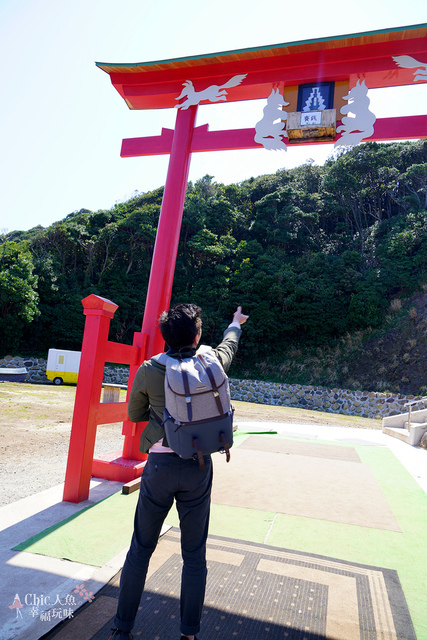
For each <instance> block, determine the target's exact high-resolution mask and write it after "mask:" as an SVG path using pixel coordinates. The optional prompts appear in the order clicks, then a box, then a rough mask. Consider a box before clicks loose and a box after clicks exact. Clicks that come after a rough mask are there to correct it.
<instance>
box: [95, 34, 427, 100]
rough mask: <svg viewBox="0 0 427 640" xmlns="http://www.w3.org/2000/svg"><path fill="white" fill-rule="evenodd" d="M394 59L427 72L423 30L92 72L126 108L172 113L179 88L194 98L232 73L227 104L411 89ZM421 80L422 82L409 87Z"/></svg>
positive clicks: (408, 72)
mask: <svg viewBox="0 0 427 640" xmlns="http://www.w3.org/2000/svg"><path fill="white" fill-rule="evenodd" d="M397 56H406V57H408V58H410V57H412V58H413V59H414V62H416V63H418V66H421V67H423V68H424V67H426V68H427V24H418V25H410V26H405V27H397V28H389V29H382V30H379V31H370V32H363V33H356V34H350V35H340V36H334V37H326V38H318V39H314V40H303V41H297V42H291V43H284V44H276V45H270V46H267V47H253V48H249V49H241V50H235V51H225V52H219V53H212V54H203V55H200V56H189V57H184V58H176V59H171V60H161V61H151V62H141V63H135V64H125V63H103V62H97V63H96V65H97V66H98V67H99V68H100V69H102V70H103V71H105V72H106V73H108V74H109V75H110V78H111V82H112V84H113V85H114V87H115V88H116V89H117V91H118V92H119V93H120V95H121V96H122V97H123V99H124V100H125V101H126V103H127V104H128V106H129V108H130V109H159V108H160V109H161V108H172V107H176V106H177V102H176V100H177V96H179V94H180V92H181V90H182V85H183V83H184V82H187V81H191V82H193V83H194V87H195V89H196V90H198V91H200V90H203V89H205V88H206V87H207V86H208V85H210V84H212V83H213V82H215V84H216V85H219V86H221V85H223V84H225V83H226V82H227V81H228V80H229V79H230V77H231V76H234V75H236V74H246V78H245V79H244V81H243V82H242V83H241V84H239V85H238V86H234V87H231V88H229V89H227V102H234V101H239V100H254V99H259V98H265V97H266V96H267V95H268V94H269V92H270V91H271V88H273V87H274V88H279V89H281V90H283V89H284V88H285V87H287V86H294V85H299V84H304V83H309V82H323V81H335V82H336V81H348V82H349V84H350V87H351V86H354V85H355V84H356V82H357V80H365V82H366V85H367V86H368V87H369V88H379V87H390V86H400V85H409V84H413V82H414V65H413V66H412V67H409V66H405V67H402V66H401V65H398V64H397V63H396V61H395V60H394V57H397ZM415 66H416V65H415ZM425 81H427V77H422V78H418V80H417V83H419V82H425ZM201 104H203V101H202V102H201Z"/></svg>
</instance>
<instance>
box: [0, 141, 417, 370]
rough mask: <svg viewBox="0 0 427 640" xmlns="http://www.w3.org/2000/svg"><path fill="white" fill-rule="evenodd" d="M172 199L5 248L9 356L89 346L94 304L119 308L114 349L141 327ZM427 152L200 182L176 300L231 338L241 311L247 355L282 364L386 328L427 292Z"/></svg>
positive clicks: (397, 150) (208, 335) (4, 327)
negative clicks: (401, 301)
mask: <svg viewBox="0 0 427 640" xmlns="http://www.w3.org/2000/svg"><path fill="white" fill-rule="evenodd" d="M162 194H163V189H162V188H160V189H158V190H156V191H152V192H149V193H144V194H138V195H136V196H135V197H133V198H132V199H131V200H129V201H128V202H125V203H122V204H117V205H116V206H114V207H113V208H112V209H110V210H108V211H96V212H91V211H87V210H81V211H79V212H75V213H72V214H70V215H69V216H67V217H66V218H65V219H64V220H62V221H60V222H57V223H55V224H53V225H51V226H50V227H48V228H46V229H44V228H42V227H35V228H34V229H32V230H30V231H28V232H19V231H15V232H10V233H8V234H6V235H5V236H4V237H3V238H2V244H1V245H0V331H1V336H2V342H3V345H2V347H3V348H2V351H3V353H6V352H11V351H12V350H14V351H15V352H16V351H17V349H20V350H21V351H22V352H25V353H27V354H28V353H30V352H32V353H35V354H36V353H39V354H43V353H46V352H47V350H48V349H49V348H50V347H56V348H68V349H77V350H78V349H80V347H81V340H82V332H83V326H84V316H83V314H82V305H81V300H82V298H84V297H86V296H87V295H89V294H90V293H96V294H98V295H101V296H103V297H105V298H109V299H110V300H113V301H114V302H115V303H116V304H118V305H119V309H118V311H117V312H116V315H115V318H114V320H113V321H112V324H111V339H112V340H116V341H120V342H126V343H131V341H132V336H133V332H134V331H136V330H140V326H141V321H142V316H143V312H144V300H145V295H146V289H147V283H148V277H149V271H150V264H151V257H152V252H153V246H154V241H155V234H156V228H157V223H158V217H159V213H160V206H161V200H162ZM426 209H427V141H418V142H411V143H409V142H405V143H393V144H377V143H366V144H364V145H360V146H358V147H355V148H353V149H351V150H349V151H346V152H345V153H342V154H341V155H338V156H337V157H335V158H334V159H330V160H329V161H328V162H327V163H326V164H325V166H323V167H319V166H316V165H314V164H313V163H312V162H308V163H307V164H305V165H303V166H301V167H298V168H295V169H291V170H281V171H278V172H277V173H276V174H274V175H264V176H260V177H258V178H250V179H249V180H245V181H244V182H242V183H240V184H231V185H223V184H216V183H215V182H214V180H213V178H212V177H211V176H205V177H204V178H203V179H201V180H199V181H198V182H196V183H195V184H192V183H189V185H188V190H187V196H186V200H185V208H184V215H183V222H182V230H181V238H180V245H179V253H178V259H177V266H176V272H175V280H174V289H173V302H178V301H193V302H196V303H198V304H200V305H201V306H202V307H203V309H204V311H205V320H204V339H205V341H208V342H215V341H217V340H218V339H219V338H220V336H221V333H222V330H223V329H224V327H225V326H226V324H227V321H228V319H229V318H230V315H231V313H232V311H233V310H234V308H235V306H236V305H237V304H242V306H243V309H244V311H245V312H246V313H249V314H250V317H251V320H250V322H249V323H248V324H247V328H246V330H245V340H244V341H243V344H242V349H241V351H240V355H242V354H243V355H245V356H246V358H248V357H249V358H250V359H251V360H253V361H256V360H257V359H262V358H264V357H265V356H266V354H270V355H271V356H273V357H275V356H276V357H277V358H280V356H281V354H283V353H284V351H285V350H287V349H288V348H289V346H290V345H291V344H293V345H295V344H297V343H299V344H312V345H316V344H322V343H325V342H327V341H330V340H331V339H334V338H336V337H339V336H342V335H343V334H345V333H346V332H349V331H354V330H360V329H364V328H366V327H368V326H371V327H376V326H379V325H380V324H381V322H382V320H383V318H384V314H385V312H386V309H387V308H388V306H389V303H390V300H391V299H392V298H394V297H396V296H399V295H406V294H410V293H411V292H413V291H416V290H417V288H419V287H421V285H422V283H423V282H425V270H426V263H427V210H426Z"/></svg>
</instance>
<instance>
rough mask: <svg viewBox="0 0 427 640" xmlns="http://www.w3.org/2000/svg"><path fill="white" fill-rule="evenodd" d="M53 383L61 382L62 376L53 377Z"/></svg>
mask: <svg viewBox="0 0 427 640" xmlns="http://www.w3.org/2000/svg"><path fill="white" fill-rule="evenodd" d="M53 384H57V385H58V384H62V378H54V379H53Z"/></svg>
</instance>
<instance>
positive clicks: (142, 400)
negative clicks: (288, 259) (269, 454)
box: [110, 304, 248, 640]
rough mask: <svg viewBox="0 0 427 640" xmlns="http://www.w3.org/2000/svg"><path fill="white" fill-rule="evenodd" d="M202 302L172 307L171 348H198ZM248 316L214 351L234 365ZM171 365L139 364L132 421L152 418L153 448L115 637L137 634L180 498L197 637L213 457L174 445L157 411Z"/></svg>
mask: <svg viewBox="0 0 427 640" xmlns="http://www.w3.org/2000/svg"><path fill="white" fill-rule="evenodd" d="M200 316H201V309H200V308H199V307H197V306H196V305H194V304H179V305H175V306H174V307H171V308H170V309H169V311H164V312H163V313H162V315H161V317H160V321H159V326H160V331H161V334H162V336H163V339H164V341H165V343H166V345H167V347H168V348H169V350H168V351H167V355H169V356H171V357H175V358H178V357H182V358H188V357H191V356H193V355H194V352H195V349H196V348H197V345H198V343H199V341H200V338H201V335H202V320H201V317H200ZM247 319H248V316H245V315H244V314H243V313H242V308H241V307H238V308H237V311H236V312H235V313H234V315H233V321H232V323H231V324H230V325H229V326H228V328H227V329H226V330H225V332H224V337H223V340H222V342H221V343H220V344H219V345H218V347H217V348H216V349H214V352H215V354H216V356H217V358H218V359H219V361H220V363H221V365H222V367H223V369H224V371H226V372H227V371H228V369H229V367H230V365H231V362H232V360H233V357H234V355H235V353H236V351H237V345H238V342H239V338H240V334H241V328H240V325H242V324H243V323H244V322H246V320H247ZM164 380H165V366H164V365H162V364H160V363H159V362H156V361H155V360H147V361H145V362H143V364H142V365H141V367H140V368H139V369H138V371H137V373H136V376H135V379H134V382H133V386H132V391H131V394H130V397H129V406H128V413H129V419H130V420H131V421H132V422H145V421H147V420H148V425H147V426H146V428H145V429H144V431H143V433H142V436H141V451H142V452H143V453H146V452H147V451H148V452H149V456H148V459H147V463H146V465H145V467H144V472H143V474H142V476H141V488H140V493H139V499H138V504H137V507H136V512H135V523H134V533H133V537H132V542H131V545H130V549H129V551H128V554H127V556H126V561H125V564H124V566H123V570H122V575H121V579H120V595H119V603H118V607H117V614H116V616H115V618H114V624H115V627H116V628H115V629H114V630H113V634H112V635H111V636H110V639H114V640H130V639H131V638H132V635H131V633H130V631H131V629H132V628H133V625H134V622H135V617H136V614H137V611H138V607H139V603H140V600H141V595H142V592H143V590H144V585H145V579H146V575H147V570H148V564H149V561H150V558H151V555H152V553H153V551H154V549H155V548H156V545H157V541H158V538H159V535H160V531H161V528H162V525H163V522H164V520H165V518H166V516H167V514H168V512H169V510H170V508H171V506H172V504H173V501H174V499H175V500H176V508H177V510H178V515H179V522H180V529H181V552H182V559H183V569H182V578H181V599H180V605H181V634H182V635H181V640H197V638H196V637H195V634H196V633H198V632H199V630H200V618H201V615H202V607H203V602H204V598H205V587H206V576H207V568H206V538H207V535H208V525H209V513H210V497H211V488H212V461H211V457H210V456H205V468H204V470H202V469H201V468H200V466H199V462H198V461H197V460H194V459H192V458H190V459H188V460H187V459H183V458H180V457H179V456H178V455H177V454H175V453H174V452H173V451H172V449H170V448H169V447H168V445H167V442H166V438H165V431H164V428H163V427H162V426H161V425H160V424H159V423H158V421H157V420H156V419H155V416H154V415H153V411H154V412H155V413H156V414H157V416H163V410H164V408H165V393H164Z"/></svg>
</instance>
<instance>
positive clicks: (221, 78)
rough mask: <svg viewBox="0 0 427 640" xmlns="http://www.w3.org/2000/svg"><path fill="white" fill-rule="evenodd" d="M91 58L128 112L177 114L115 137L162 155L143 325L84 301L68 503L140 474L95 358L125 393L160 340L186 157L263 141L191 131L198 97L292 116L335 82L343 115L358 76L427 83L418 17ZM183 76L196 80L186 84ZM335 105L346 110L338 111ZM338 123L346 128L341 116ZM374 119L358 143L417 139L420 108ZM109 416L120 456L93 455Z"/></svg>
mask: <svg viewBox="0 0 427 640" xmlns="http://www.w3.org/2000/svg"><path fill="white" fill-rule="evenodd" d="M96 64H97V66H98V67H99V68H100V69H102V70H103V71H106V72H107V73H108V74H109V76H110V78H111V81H112V84H113V86H114V87H115V88H116V89H117V91H118V92H119V94H120V95H121V96H122V97H123V99H124V100H125V101H126V103H127V105H128V106H129V108H130V109H159V108H160V109H163V108H172V107H178V110H177V118H176V125H175V129H174V130H173V131H172V130H169V129H163V130H162V133H161V135H160V136H151V137H145V138H133V139H125V140H123V143H122V150H121V156H122V157H134V156H145V155H159V154H170V160H169V167H168V174H167V179H166V185H165V191H164V195H163V201H162V207H161V213H160V218H159V225H158V230H157V236H156V242H155V247H154V254H153V261H152V265H151V272H150V280H149V285H148V291H147V299H146V307H145V312H144V319H143V324H142V330H141V332H138V333H135V335H134V341H133V345H132V346H127V345H121V344H118V343H113V342H109V341H108V328H109V323H110V320H111V318H112V317H113V316H114V312H115V310H116V309H117V305H115V304H114V303H113V302H111V301H109V300H105V299H104V298H100V297H99V296H89V297H88V298H86V299H85V300H83V305H84V313H85V315H86V326H85V333H84V337H83V345H82V357H81V365H80V371H79V378H78V384H77V392H76V403H75V409H74V415H73V423H72V430H71V438H70V447H69V455H68V464H67V472H66V478H65V487H64V495H63V499H64V500H67V501H70V502H80V501H82V500H85V499H87V497H88V495H89V484H90V478H91V475H94V476H96V477H102V478H107V479H112V480H119V481H124V482H127V481H128V480H131V479H134V478H136V477H138V476H139V475H140V474H141V473H142V471H143V466H144V460H145V459H146V456H145V455H143V454H141V453H140V451H139V439H140V435H141V432H142V430H143V428H144V426H145V425H144V424H143V423H141V424H134V423H132V422H130V421H129V420H127V401H126V402H125V403H108V404H100V395H101V387H102V375H103V370H104V365H105V362H119V363H126V364H129V365H130V371H129V382H128V396H127V399H128V397H129V393H130V389H131V386H132V382H133V379H134V377H135V373H136V371H137V369H138V367H139V366H140V365H141V363H142V362H143V361H144V360H145V359H147V358H149V357H151V356H152V355H153V354H155V353H156V352H159V351H161V350H162V348H163V342H162V339H161V336H160V332H159V330H158V327H157V320H158V318H159V316H160V314H161V312H162V311H163V310H164V309H165V308H167V307H168V306H169V303H170V298H171V292H172V283H173V274H174V270H175V262H176V255H177V251H178V242H179V234H180V228H181V220H182V213H183V207H184V199H185V193H186V188H187V181H188V174H189V166H190V158H191V153H193V152H202V151H205V152H206V151H220V150H222V151H225V150H231V149H255V148H263V145H262V144H260V143H259V142H256V141H255V139H254V138H255V133H256V130H255V129H252V128H250V129H237V130H226V131H212V132H210V131H208V125H203V126H201V127H197V128H195V120H196V113H197V105H198V104H199V103H201V104H208V103H209V102H219V101H227V102H233V101H240V100H254V99H259V98H267V97H268V96H269V94H270V92H279V91H280V92H281V93H282V94H283V93H285V94H286V99H287V100H288V101H289V102H287V103H286V104H287V105H290V107H289V111H292V110H293V111H295V112H297V111H298V109H297V104H298V103H297V96H298V91H299V86H300V85H304V84H305V83H314V85H315V84H316V83H317V84H319V83H320V84H322V83H325V84H327V83H329V84H334V85H335V94H334V92H332V94H333V101H332V102H331V106H332V111H334V110H335V111H339V112H340V113H341V114H347V113H348V112H350V113H352V110H351V108H349V107H350V105H347V106H346V105H345V103H344V102H343V100H344V101H345V100H350V101H351V98H350V97H349V95H347V96H346V95H345V94H346V93H349V92H350V91H351V90H352V89H353V88H355V87H357V86H359V84H360V83H363V85H365V82H366V85H365V86H366V89H367V87H369V88H379V87H393V86H402V85H410V84H412V83H414V82H426V81H427V25H425V24H422V25H413V26H409V27H401V28H396V29H385V30H382V31H374V32H370V33H363V34H354V35H348V36H339V37H337V38H323V39H319V40H309V41H305V42H296V43H286V44H283V45H274V46H271V47H257V48H254V49H246V50H243V51H229V52H222V53H219V54H212V55H207V56H199V57H191V58H183V59H177V60H166V61H160V62H149V63H141V64H134V65H128V64H104V63H96ZM414 69H415V71H414ZM236 74H239V75H236ZM193 82H195V83H196V84H197V91H196V89H195V87H194V85H193ZM182 86H184V90H183V89H182ZM180 92H181V95H179V94H180ZM197 96H198V97H197ZM183 98H186V99H185V100H184V101H181V102H180V103H179V104H177V100H182V99H183ZM298 100H299V98H298ZM343 106H346V108H347V110H345V109H344V110H342V107H343ZM340 107H341V109H340ZM293 115H298V114H293ZM371 115H372V114H371ZM284 119H285V118H284ZM344 120H345V118H343V121H344ZM347 121H348V122H349V123H350V124H351V123H352V118H347ZM374 121H375V127H373V126H372V128H371V131H369V133H368V131H367V132H366V135H365V136H363V133H362V135H360V136H359V137H360V139H363V140H396V139H410V138H425V137H427V116H425V115H422V116H407V117H404V118H385V119H376V118H375V117H374ZM258 124H260V123H258ZM335 127H336V129H335ZM342 129H343V126H342V121H341V120H339V119H337V120H336V122H335V123H334V127H333V137H332V138H331V136H329V138H324V139H322V138H321V137H320V138H319V137H314V138H311V139H310V138H307V137H302V138H301V139H299V140H298V139H295V140H292V141H291V140H288V143H291V142H292V143H293V144H295V143H296V144H317V143H319V142H320V143H322V142H323V143H325V144H326V143H328V144H330V143H331V142H337V141H338V142H339V140H340V137H341V136H340V134H339V131H340V130H341V131H342ZM344 129H345V127H344ZM362 132H363V130H362ZM350 135H351V134H350ZM357 135H358V134H357ZM285 136H287V133H285V127H284V126H283V130H282V132H281V138H282V143H283V145H284V146H285V147H286V144H284V137H285ZM267 139H268V135H267ZM264 146H265V145H264ZM282 148H283V146H282ZM119 420H120V421H123V435H124V436H125V440H124V446H123V452H122V455H121V456H119V457H117V456H116V457H113V458H111V459H104V460H93V453H94V446H95V437H96V428H97V425H102V424H106V423H111V422H116V421H119ZM114 455H115V454H114Z"/></svg>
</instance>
